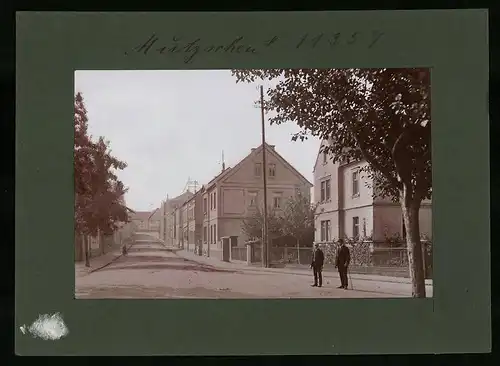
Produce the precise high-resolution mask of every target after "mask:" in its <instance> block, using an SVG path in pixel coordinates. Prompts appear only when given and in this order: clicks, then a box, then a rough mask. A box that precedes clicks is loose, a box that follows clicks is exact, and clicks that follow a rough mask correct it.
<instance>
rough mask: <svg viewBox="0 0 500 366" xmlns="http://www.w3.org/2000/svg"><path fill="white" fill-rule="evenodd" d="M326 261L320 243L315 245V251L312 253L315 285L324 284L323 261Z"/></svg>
mask: <svg viewBox="0 0 500 366" xmlns="http://www.w3.org/2000/svg"><path fill="white" fill-rule="evenodd" d="M324 261H325V255H324V254H323V251H322V250H321V249H320V248H319V244H318V243H316V244H315V245H314V251H313V255H312V261H311V268H312V270H313V274H314V284H312V285H311V286H313V287H321V286H322V285H323V274H322V271H323V262H324Z"/></svg>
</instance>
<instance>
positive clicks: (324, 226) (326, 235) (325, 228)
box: [320, 220, 330, 241]
mask: <svg viewBox="0 0 500 366" xmlns="http://www.w3.org/2000/svg"><path fill="white" fill-rule="evenodd" d="M320 240H321V241H330V220H324V221H321V238H320Z"/></svg>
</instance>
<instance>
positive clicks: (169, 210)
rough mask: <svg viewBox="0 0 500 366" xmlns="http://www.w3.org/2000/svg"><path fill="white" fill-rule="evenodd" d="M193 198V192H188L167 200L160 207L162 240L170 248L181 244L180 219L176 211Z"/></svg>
mask: <svg viewBox="0 0 500 366" xmlns="http://www.w3.org/2000/svg"><path fill="white" fill-rule="evenodd" d="M192 196H193V193H192V192H189V191H186V192H184V193H182V194H181V195H179V196H177V197H174V198H167V199H166V200H165V201H163V202H162V204H161V206H160V227H159V231H160V239H161V240H163V241H164V243H165V244H166V245H168V246H173V245H178V244H179V243H180V241H179V240H178V239H179V235H178V230H179V228H178V224H179V222H180V219H179V217H178V213H176V210H177V209H178V208H179V207H181V206H182V205H183V204H184V202H185V201H186V200H188V199H189V198H191V197H192Z"/></svg>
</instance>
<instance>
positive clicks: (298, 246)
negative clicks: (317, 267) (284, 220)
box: [297, 239, 300, 264]
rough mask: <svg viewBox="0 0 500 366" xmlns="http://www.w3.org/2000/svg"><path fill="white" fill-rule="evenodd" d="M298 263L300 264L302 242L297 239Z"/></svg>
mask: <svg viewBox="0 0 500 366" xmlns="http://www.w3.org/2000/svg"><path fill="white" fill-rule="evenodd" d="M297 263H298V264H300V240H299V239H297Z"/></svg>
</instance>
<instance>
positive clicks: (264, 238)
mask: <svg viewBox="0 0 500 366" xmlns="http://www.w3.org/2000/svg"><path fill="white" fill-rule="evenodd" d="M260 115H261V119H262V178H263V180H264V228H263V229H264V230H263V233H262V259H263V264H264V266H265V267H266V268H267V267H269V259H270V257H269V242H268V240H267V239H268V238H267V233H268V230H267V164H266V129H265V117H264V87H263V86H262V85H261V86H260Z"/></svg>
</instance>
